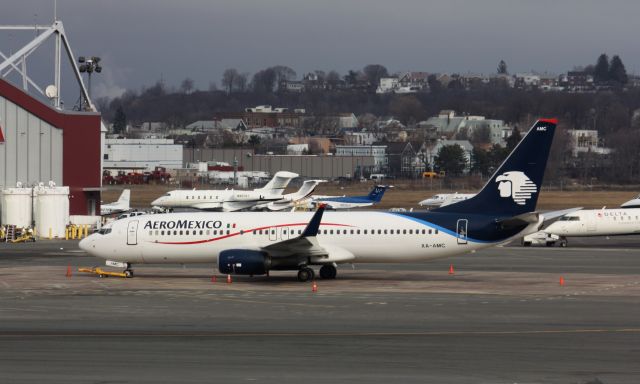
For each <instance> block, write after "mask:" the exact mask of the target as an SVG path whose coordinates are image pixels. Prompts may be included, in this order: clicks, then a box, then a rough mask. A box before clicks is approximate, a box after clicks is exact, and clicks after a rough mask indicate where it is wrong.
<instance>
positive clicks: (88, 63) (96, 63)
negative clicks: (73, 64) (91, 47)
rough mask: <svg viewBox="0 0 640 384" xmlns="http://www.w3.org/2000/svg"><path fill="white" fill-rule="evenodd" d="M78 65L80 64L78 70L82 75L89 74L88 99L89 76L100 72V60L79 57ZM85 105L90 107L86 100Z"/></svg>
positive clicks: (95, 57) (89, 92)
mask: <svg viewBox="0 0 640 384" xmlns="http://www.w3.org/2000/svg"><path fill="white" fill-rule="evenodd" d="M78 63H80V65H79V66H78V70H80V72H82V73H84V72H86V73H88V74H89V91H88V94H89V98H91V74H93V72H96V73H100V72H102V66H100V58H99V57H97V56H91V57H84V56H80V57H78ZM86 105H87V106H88V105H90V103H89V101H88V100H86Z"/></svg>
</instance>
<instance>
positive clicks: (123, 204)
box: [100, 189, 131, 216]
mask: <svg viewBox="0 0 640 384" xmlns="http://www.w3.org/2000/svg"><path fill="white" fill-rule="evenodd" d="M130 199H131V190H129V189H124V190H123V191H122V194H120V197H119V198H118V201H116V202H115V203H108V204H102V205H100V215H101V216H106V215H113V214H116V213H122V212H127V211H129V210H131V208H130V207H129V200H130Z"/></svg>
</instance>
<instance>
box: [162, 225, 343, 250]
mask: <svg viewBox="0 0 640 384" xmlns="http://www.w3.org/2000/svg"><path fill="white" fill-rule="evenodd" d="M308 224H309V223H292V224H278V225H269V226H266V227H257V228H252V229H248V230H246V231H244V230H242V231H241V232H242V234H244V233H245V232H253V231H262V230H265V229H267V230H268V229H271V228H282V227H299V226H306V225H308ZM323 225H327V226H334V227H353V226H352V225H348V224H337V223H322V224H320V226H323ZM241 232H234V233H230V234H228V235H223V236H219V237H213V238H211V239H205V240H195V241H185V242H179V241H151V243H155V244H173V245H187V244H202V243H209V242H212V241H217V240H222V239H226V238H229V237H234V236H239V235H240V234H241Z"/></svg>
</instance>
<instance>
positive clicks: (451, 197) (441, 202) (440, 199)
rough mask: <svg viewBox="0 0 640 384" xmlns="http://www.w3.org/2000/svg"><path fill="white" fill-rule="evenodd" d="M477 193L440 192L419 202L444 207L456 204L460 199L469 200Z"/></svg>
mask: <svg viewBox="0 0 640 384" xmlns="http://www.w3.org/2000/svg"><path fill="white" fill-rule="evenodd" d="M475 195H476V194H475V193H458V192H455V193H439V194H437V195H433V196H431V197H430V198H428V199H424V200H422V201H421V202H419V203H418V205H421V206H427V207H444V206H447V205H449V204H454V203H457V202H459V201H463V200H467V199H470V198H472V197H473V196H475Z"/></svg>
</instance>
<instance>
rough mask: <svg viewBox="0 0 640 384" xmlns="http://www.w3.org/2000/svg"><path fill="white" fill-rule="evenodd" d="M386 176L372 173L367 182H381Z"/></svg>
mask: <svg viewBox="0 0 640 384" xmlns="http://www.w3.org/2000/svg"><path fill="white" fill-rule="evenodd" d="M386 176H387V175H385V174H384V173H372V174H371V176H369V180H375V181H382V180H383V179H384V178H385V177H386Z"/></svg>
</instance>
